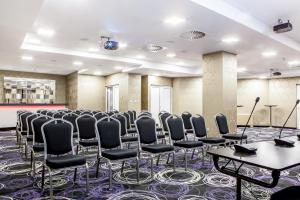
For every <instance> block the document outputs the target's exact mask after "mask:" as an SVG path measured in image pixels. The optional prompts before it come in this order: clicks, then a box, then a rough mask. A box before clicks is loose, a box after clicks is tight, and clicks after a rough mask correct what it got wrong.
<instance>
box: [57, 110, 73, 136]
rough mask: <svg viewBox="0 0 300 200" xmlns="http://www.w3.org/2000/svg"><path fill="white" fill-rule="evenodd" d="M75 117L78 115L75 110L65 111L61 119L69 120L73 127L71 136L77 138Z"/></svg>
mask: <svg viewBox="0 0 300 200" xmlns="http://www.w3.org/2000/svg"><path fill="white" fill-rule="evenodd" d="M77 117H78V115H77V114H76V113H75V112H72V113H66V114H64V116H63V117H62V119H63V120H66V121H68V122H70V123H71V124H72V125H73V129H72V130H73V137H74V138H76V139H77V138H78V130H77V126H76V119H77ZM58 122H59V121H58Z"/></svg>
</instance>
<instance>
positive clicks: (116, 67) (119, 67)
mask: <svg viewBox="0 0 300 200" xmlns="http://www.w3.org/2000/svg"><path fill="white" fill-rule="evenodd" d="M114 68H115V69H116V70H121V69H123V67H121V66H115V67H114Z"/></svg>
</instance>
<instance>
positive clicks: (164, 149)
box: [142, 144, 174, 153]
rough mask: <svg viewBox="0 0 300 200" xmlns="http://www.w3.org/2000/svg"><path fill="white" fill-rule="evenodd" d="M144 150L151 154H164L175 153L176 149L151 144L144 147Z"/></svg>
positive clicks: (165, 145) (164, 145)
mask: <svg viewBox="0 0 300 200" xmlns="http://www.w3.org/2000/svg"><path fill="white" fill-rule="evenodd" d="M142 150H143V151H147V152H150V153H163V152H167V151H173V150H174V147H173V146H171V145H167V144H150V145H146V146H142Z"/></svg>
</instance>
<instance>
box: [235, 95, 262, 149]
mask: <svg viewBox="0 0 300 200" xmlns="http://www.w3.org/2000/svg"><path fill="white" fill-rule="evenodd" d="M259 100H260V97H256V99H255V103H254V106H253V108H252V111H251V113H250V116H249V118H248V120H247V123H246V125H245V127H244V130H243V133H242V136H241V141H240V145H237V144H236V145H234V148H235V151H236V152H240V153H248V154H253V153H255V152H256V150H257V148H253V147H246V146H243V145H242V143H243V136H244V134H245V131H246V129H247V127H248V124H249V121H250V119H251V117H252V114H253V112H254V109H255V107H256V105H257V103H258V102H259Z"/></svg>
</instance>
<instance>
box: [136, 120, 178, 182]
mask: <svg viewBox="0 0 300 200" xmlns="http://www.w3.org/2000/svg"><path fill="white" fill-rule="evenodd" d="M135 127H136V129H137V132H138V151H139V155H140V153H142V152H144V153H147V154H149V155H150V159H151V177H152V178H153V159H154V157H155V156H157V164H158V161H159V157H160V156H161V155H163V154H167V155H169V154H170V153H171V154H173V170H174V172H175V151H174V146H172V145H168V144H158V142H157V140H158V139H157V133H156V123H155V119H153V118H151V117H148V116H143V117H140V118H138V119H137V120H136V121H135Z"/></svg>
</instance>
